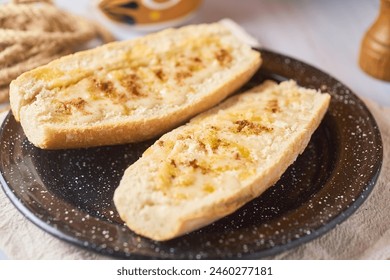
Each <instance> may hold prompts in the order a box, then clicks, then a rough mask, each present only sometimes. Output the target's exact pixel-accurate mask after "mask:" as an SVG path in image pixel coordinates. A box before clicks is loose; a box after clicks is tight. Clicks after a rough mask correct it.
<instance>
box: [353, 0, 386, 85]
mask: <svg viewBox="0 0 390 280" xmlns="http://www.w3.org/2000/svg"><path fill="white" fill-rule="evenodd" d="M359 64H360V67H361V68H362V69H363V70H364V71H365V72H367V73H368V74H370V75H371V76H373V77H375V78H378V79H381V80H385V81H390V0H381V6H380V10H379V16H378V18H377V19H376V21H375V22H374V24H373V25H372V26H371V27H370V29H369V30H368V31H367V33H366V34H365V36H364V38H363V41H362V45H361V49H360V58H359Z"/></svg>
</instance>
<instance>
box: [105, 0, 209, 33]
mask: <svg viewBox="0 0 390 280" xmlns="http://www.w3.org/2000/svg"><path fill="white" fill-rule="evenodd" d="M201 2H202V1H201V0H100V1H99V2H98V7H99V9H100V11H101V12H103V14H104V15H105V16H106V17H108V18H109V19H111V20H114V21H116V22H118V23H124V24H129V25H131V26H132V27H136V28H138V29H144V30H158V29H163V28H166V27H169V26H175V25H178V24H180V23H182V22H184V21H185V20H186V19H188V18H189V17H191V16H192V15H193V14H194V13H195V11H196V10H197V9H198V8H199V6H200V4H201Z"/></svg>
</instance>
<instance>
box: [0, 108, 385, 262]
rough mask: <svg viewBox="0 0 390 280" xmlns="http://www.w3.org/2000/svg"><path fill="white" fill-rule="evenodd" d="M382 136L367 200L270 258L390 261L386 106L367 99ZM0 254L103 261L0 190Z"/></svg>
mask: <svg viewBox="0 0 390 280" xmlns="http://www.w3.org/2000/svg"><path fill="white" fill-rule="evenodd" d="M367 105H368V106H369V108H370V109H371V111H372V113H373V114H374V116H375V118H376V120H377V122H378V125H379V127H380V130H381V133H382V140H383V142H384V162H383V166H382V171H381V174H380V176H379V180H378V183H377V185H376V186H375V188H374V190H373V192H372V193H371V195H370V197H369V198H368V199H367V201H366V202H365V203H364V204H363V205H362V206H361V207H360V208H359V209H358V210H357V211H356V213H354V214H353V215H352V216H351V217H350V218H349V219H348V220H347V221H345V222H344V223H342V224H341V225H339V226H337V227H336V228H334V229H333V230H331V231H330V232H328V233H327V234H325V235H323V236H322V237H320V238H317V239H315V240H313V241H311V242H309V243H307V244H304V245H302V246H299V247H297V248H294V249H292V250H289V251H287V252H284V253H281V254H279V255H277V256H275V257H274V259H390V215H389V213H390V203H389V201H390V118H389V116H390V108H382V107H380V106H379V105H377V104H375V103H373V102H370V101H367ZM0 209H1V211H0V251H2V252H3V253H4V254H5V255H6V257H7V258H9V259H75V260H78V259H107V257H105V256H101V255H98V254H95V253H93V252H89V251H86V250H84V249H81V248H78V247H76V246H73V245H71V244H68V243H65V242H63V241H61V240H58V239H57V238H55V237H52V236H51V235H49V234H48V233H46V232H44V231H42V230H41V229H39V228H38V227H36V226H35V225H33V224H32V223H31V222H29V221H28V220H27V219H26V218H25V217H23V216H22V215H21V214H20V213H19V212H18V211H17V210H16V209H15V207H14V206H13V205H12V204H11V202H10V201H9V199H8V198H7V197H6V196H5V194H4V192H3V191H0Z"/></svg>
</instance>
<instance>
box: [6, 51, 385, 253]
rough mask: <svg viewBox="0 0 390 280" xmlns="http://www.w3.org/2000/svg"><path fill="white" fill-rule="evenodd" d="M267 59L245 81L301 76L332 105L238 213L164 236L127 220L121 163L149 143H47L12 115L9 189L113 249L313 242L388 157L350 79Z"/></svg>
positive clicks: (58, 224)
mask: <svg viewBox="0 0 390 280" xmlns="http://www.w3.org/2000/svg"><path fill="white" fill-rule="evenodd" d="M261 52H262V56H263V59H264V63H263V65H262V68H261V69H260V70H259V71H258V72H257V73H256V74H255V75H254V77H253V78H252V80H251V81H250V82H248V83H247V84H246V85H245V86H244V88H243V89H246V88H250V87H252V86H254V85H258V84H259V83H261V82H262V81H264V80H265V79H273V80H276V81H282V80H285V79H295V80H296V81H297V82H298V83H299V84H300V85H301V86H305V87H309V88H315V89H320V90H322V91H327V92H329V93H330V94H331V95H332V101H331V105H330V107H329V110H328V112H327V114H326V115H325V118H324V119H323V121H322V123H321V125H320V127H319V128H318V129H317V131H316V132H315V133H314V135H313V136H312V139H311V141H310V143H309V145H308V147H307V148H306V150H305V151H304V153H303V154H302V155H300V156H299V157H298V159H297V160H296V162H295V163H294V164H293V165H292V166H291V167H290V168H289V169H288V170H287V171H286V172H285V174H284V175H283V177H282V178H281V179H280V181H279V182H278V183H277V184H275V185H274V186H273V187H272V188H270V189H268V190H267V191H266V192H265V193H264V194H263V195H261V196H260V197H259V198H257V199H254V200H253V201H251V202H250V203H248V204H246V205H245V206H244V207H242V208H241V209H239V210H238V211H236V212H235V213H233V214H231V215H229V216H227V217H225V218H223V219H221V220H219V221H217V222H215V223H213V224H212V225H209V226H207V227H205V228H203V229H200V230H198V231H195V232H193V233H190V234H187V235H185V236H182V237H179V238H176V239H174V240H170V241H167V242H155V241H152V240H149V239H146V238H143V237H140V236H138V235H136V234H134V233H133V232H131V231H130V230H129V229H128V228H127V227H126V226H124V225H123V223H122V222H121V220H120V218H119V217H118V214H117V212H116V210H115V207H114V205H113V202H112V195H113V192H114V190H115V188H116V186H117V185H118V183H119V180H120V178H121V176H122V174H123V171H124V170H125V169H126V168H127V167H128V166H129V165H130V164H131V163H132V162H134V161H136V160H137V159H138V158H139V157H140V156H141V154H142V152H143V151H144V150H145V149H146V148H147V147H149V146H150V145H151V143H153V140H151V141H147V142H144V143H137V144H129V145H121V146H109V147H99V148H91V149H75V150H60V151H47V150H41V149H38V148H35V147H34V146H33V145H32V144H31V143H30V142H29V141H28V140H27V139H26V137H25V135H24V133H23V130H22V128H21V127H20V125H19V124H18V123H17V122H16V121H15V119H14V117H13V116H12V114H9V115H8V117H7V118H6V121H5V122H4V124H3V126H2V129H1V134H0V145H1V150H0V170H1V182H2V185H3V189H4V191H5V192H6V194H7V195H8V197H9V198H10V199H11V201H12V202H13V203H14V205H15V206H16V207H17V208H18V209H19V210H20V211H21V212H22V213H23V214H24V215H25V216H26V217H27V218H28V219H30V220H31V221H32V222H33V223H35V224H36V225H38V226H39V227H41V228H42V229H43V230H45V231H47V232H49V233H51V234H53V235H54V236H56V237H58V238H60V239H63V240H66V241H69V242H71V243H73V244H76V245H79V246H81V247H84V248H88V249H91V250H94V251H96V252H99V253H102V254H107V255H111V256H113V257H117V258H141V259H146V258H162V259H225V258H264V257H267V256H271V255H273V254H276V253H279V252H282V251H284V250H287V249H290V248H293V247H295V246H298V245H299V244H302V243H305V242H308V241H310V240H312V239H314V238H316V237H318V236H320V235H322V234H324V233H325V232H327V231H329V230H330V229H332V228H333V227H334V226H336V225H337V224H339V223H341V222H342V221H344V220H345V219H346V218H348V217H349V216H350V215H351V214H352V213H353V212H354V211H355V210H356V209H357V208H358V207H359V206H360V205H361V204H362V203H363V202H364V200H365V199H366V198H367V196H368V195H369V193H370V191H371V190H372V189H373V187H374V185H375V182H376V180H377V177H378V174H379V171H380V168H381V164H382V153H383V151H382V142H381V136H380V133H379V130H378V127H377V125H376V123H375V120H374V119H373V117H372V115H371V114H370V112H369V111H368V110H367V108H366V107H365V105H364V104H363V103H362V102H361V100H359V99H358V98H357V97H356V96H355V95H354V94H353V93H352V92H351V91H350V90H349V89H348V88H347V87H345V86H344V85H343V84H341V83H340V82H338V81H337V80H335V79H334V78H332V77H331V76H329V75H327V74H325V73H323V72H321V71H320V70H318V69H315V68H313V67H311V66H309V65H307V64H305V63H302V62H300V61H297V60H295V59H293V58H289V57H286V56H283V55H280V54H277V53H274V52H271V51H267V50H261Z"/></svg>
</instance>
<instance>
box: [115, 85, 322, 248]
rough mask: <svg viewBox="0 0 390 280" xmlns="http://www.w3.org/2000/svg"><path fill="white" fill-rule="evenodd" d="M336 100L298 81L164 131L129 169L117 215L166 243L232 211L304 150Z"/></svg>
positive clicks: (119, 190)
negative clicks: (306, 87) (165, 132)
mask: <svg viewBox="0 0 390 280" xmlns="http://www.w3.org/2000/svg"><path fill="white" fill-rule="evenodd" d="M329 101H330V95H329V94H321V93H319V92H317V91H315V90H311V89H305V88H301V87H298V86H297V85H296V83H295V82H293V81H287V82H283V83H281V84H280V85H276V84H275V83H273V82H266V83H264V84H263V85H261V86H259V87H256V88H253V89H252V90H249V91H248V92H246V93H243V94H240V95H237V96H234V97H231V98H230V99H228V100H226V101H225V102H223V103H222V104H220V105H219V106H217V107H215V108H213V109H211V110H209V111H207V112H205V113H202V114H200V115H198V116H197V117H195V118H193V119H192V120H191V121H190V122H189V123H188V124H186V125H183V126H181V127H179V128H177V129H175V130H173V131H171V132H169V133H167V134H165V135H163V136H162V137H161V138H160V139H159V140H158V141H156V143H155V144H154V145H152V146H151V147H150V148H149V149H148V150H146V151H145V153H144V154H143V156H142V158H141V159H139V160H138V161H137V162H135V163H134V164H133V165H132V166H130V167H129V168H128V169H127V170H126V172H125V174H124V176H123V178H122V180H121V182H120V185H119V187H118V188H117V190H116V191H115V195H114V202H115V205H116V208H117V210H118V213H119V214H120V216H121V218H122V219H123V220H124V221H125V222H126V224H127V226H128V227H129V228H130V229H131V230H133V231H135V232H136V233H138V234H140V235H143V236H146V237H149V238H152V239H155V240H160V241H161V240H168V239H172V238H175V237H177V236H180V235H182V234H185V233H187V232H190V231H193V230H195V229H197V228H200V227H202V226H205V225H207V224H209V223H211V222H213V221H215V220H217V219H219V218H221V217H224V216H226V215H228V214H230V213H232V212H233V211H235V210H237V209H238V208H239V207H241V206H242V205H243V204H245V203H247V202H248V201H250V200H251V199H253V198H255V197H257V196H259V195H260V194H261V193H263V192H264V191H265V190H266V189H267V188H269V187H270V186H272V185H273V184H274V183H275V182H276V181H277V180H278V179H279V178H280V177H281V175H282V174H283V173H284V172H285V170H286V169H287V167H288V166H289V165H290V164H292V163H293V162H294V161H295V159H296V158H297V156H298V155H299V154H300V153H302V152H303V150H304V149H305V147H306V146H307V144H308V142H309V140H310V137H311V135H312V133H313V132H314V130H315V129H316V128H317V127H318V125H319V124H320V122H321V119H322V118H323V116H324V114H325V112H326V110H327V108H328V105H329Z"/></svg>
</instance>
